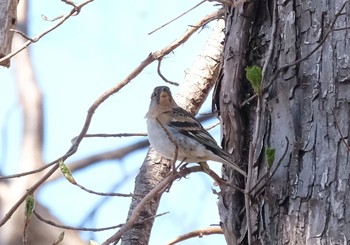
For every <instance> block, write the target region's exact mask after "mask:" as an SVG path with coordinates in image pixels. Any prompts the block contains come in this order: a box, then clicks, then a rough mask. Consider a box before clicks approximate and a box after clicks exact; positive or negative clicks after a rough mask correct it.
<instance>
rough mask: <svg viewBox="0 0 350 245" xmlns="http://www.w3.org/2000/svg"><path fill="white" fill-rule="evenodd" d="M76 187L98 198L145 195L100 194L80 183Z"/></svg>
mask: <svg viewBox="0 0 350 245" xmlns="http://www.w3.org/2000/svg"><path fill="white" fill-rule="evenodd" d="M74 185H76V186H78V187H79V188H80V189H82V190H83V191H86V192H88V193H91V194H95V195H98V196H109V197H137V196H141V197H143V196H144V195H139V194H124V193H105V192H98V191H93V190H90V189H88V188H86V187H84V186H82V185H80V184H78V183H75V184H74Z"/></svg>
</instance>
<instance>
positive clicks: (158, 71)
mask: <svg viewBox="0 0 350 245" xmlns="http://www.w3.org/2000/svg"><path fill="white" fill-rule="evenodd" d="M161 63H162V59H158V66H157V73H158V75H159V76H160V77H161V78H162V79H163V80H164V82H166V83H170V84H172V85H175V86H179V84H178V83H177V82H172V81H170V80H168V79H166V77H165V76H164V75H163V74H162V72H161V71H160V66H161Z"/></svg>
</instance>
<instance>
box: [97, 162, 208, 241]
mask: <svg viewBox="0 0 350 245" xmlns="http://www.w3.org/2000/svg"><path fill="white" fill-rule="evenodd" d="M200 171H203V170H202V168H201V167H200V166H196V167H191V168H185V169H182V170H181V171H180V172H176V173H174V172H171V174H170V175H168V176H167V177H165V178H164V179H163V180H162V181H161V182H159V183H158V184H157V185H156V186H155V187H154V188H153V190H151V191H150V192H149V193H148V194H147V195H146V196H145V197H144V198H143V199H142V200H141V201H140V202H139V203H138V204H137V206H136V207H135V209H134V210H133V213H132V214H131V216H130V217H129V219H128V220H127V221H126V223H125V224H124V225H123V227H121V228H120V229H119V231H118V232H117V233H116V234H114V235H113V236H111V237H110V238H108V239H107V240H106V241H105V242H103V243H102V245H107V244H111V243H118V242H119V240H120V238H121V237H122V236H123V234H124V233H125V232H126V231H128V230H129V229H130V228H131V227H132V226H133V224H134V223H135V222H136V220H137V219H138V217H139V214H140V212H141V211H142V210H143V208H144V206H145V205H146V204H147V203H148V202H149V201H150V200H151V199H152V198H154V197H155V196H156V195H159V194H161V191H163V192H164V191H165V190H166V187H167V186H169V185H171V183H172V182H174V181H175V180H176V179H178V178H181V177H182V176H187V175H188V174H189V173H192V172H200Z"/></svg>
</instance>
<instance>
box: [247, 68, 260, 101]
mask: <svg viewBox="0 0 350 245" xmlns="http://www.w3.org/2000/svg"><path fill="white" fill-rule="evenodd" d="M245 71H246V78H247V79H248V81H249V82H250V84H251V85H252V87H253V89H254V92H255V93H257V94H258V93H260V87H261V79H262V70H261V67H260V66H256V65H254V66H248V67H246V68H245Z"/></svg>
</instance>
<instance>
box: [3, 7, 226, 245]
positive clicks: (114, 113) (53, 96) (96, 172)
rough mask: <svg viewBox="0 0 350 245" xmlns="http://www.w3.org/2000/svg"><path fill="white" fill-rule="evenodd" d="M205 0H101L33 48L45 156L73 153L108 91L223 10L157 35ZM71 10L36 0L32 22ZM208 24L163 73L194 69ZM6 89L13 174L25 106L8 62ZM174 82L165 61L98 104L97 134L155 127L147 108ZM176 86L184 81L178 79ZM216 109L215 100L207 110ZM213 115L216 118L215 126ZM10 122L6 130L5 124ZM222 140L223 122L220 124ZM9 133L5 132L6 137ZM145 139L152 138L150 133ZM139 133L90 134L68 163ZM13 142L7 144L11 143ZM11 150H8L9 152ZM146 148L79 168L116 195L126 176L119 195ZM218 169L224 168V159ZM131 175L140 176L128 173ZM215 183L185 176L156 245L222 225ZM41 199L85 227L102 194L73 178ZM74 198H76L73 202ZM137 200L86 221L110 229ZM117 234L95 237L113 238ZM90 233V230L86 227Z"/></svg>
mask: <svg viewBox="0 0 350 245" xmlns="http://www.w3.org/2000/svg"><path fill="white" fill-rule="evenodd" d="M197 3H198V2H196V1H168V0H163V1H155V0H149V1H111V0H109V1H106V0H105V1H94V2H92V3H91V4H89V5H87V6H85V7H84V8H83V9H82V11H81V13H80V14H79V15H78V16H75V17H73V18H71V19H69V20H68V21H67V22H66V23H64V24H63V25H62V26H61V27H59V28H58V29H56V30H54V31H53V32H52V33H50V34H48V35H47V36H46V37H44V38H43V39H41V40H40V41H39V42H38V43H35V44H33V45H32V46H31V54H32V59H33V62H34V67H35V71H36V75H37V78H38V81H39V83H40V86H41V88H42V91H43V93H44V104H45V105H44V106H45V145H44V159H45V161H47V162H49V161H52V160H54V159H56V158H57V157H59V156H61V155H63V154H64V153H65V152H66V151H67V150H68V148H69V147H70V142H71V139H72V138H74V137H75V136H77V134H78V133H79V132H80V130H81V128H82V126H83V123H84V120H85V117H86V114H87V110H88V108H89V107H90V105H91V104H92V103H93V102H94V100H95V99H97V98H98V97H99V96H100V94H102V93H103V92H104V91H105V90H107V89H109V88H111V87H112V86H114V85H115V84H117V83H118V82H119V81H121V80H122V79H123V78H125V77H126V76H127V75H128V74H129V73H130V72H131V71H132V70H133V69H134V68H135V67H136V66H137V65H138V64H140V63H141V62H142V61H143V60H144V59H145V58H146V57H147V55H148V54H149V53H151V52H153V51H156V50H159V49H161V48H163V47H164V46H166V45H167V44H169V43H170V42H172V41H174V40H175V39H176V38H178V37H179V36H180V35H181V34H183V33H184V32H185V31H186V29H187V27H188V25H191V24H194V23H196V22H197V21H198V20H199V19H200V18H201V16H204V15H206V14H208V13H211V12H212V11H214V10H216V9H217V7H216V6H214V3H209V2H206V3H204V4H202V5H201V6H200V7H198V8H197V9H195V10H194V11H192V12H191V13H189V14H188V15H186V16H184V17H182V18H181V19H179V20H177V21H176V22H174V23H172V24H170V25H169V26H167V27H165V28H163V29H161V30H160V31H158V32H156V33H154V34H152V35H147V33H148V32H150V31H152V30H154V29H155V28H157V27H159V26H160V25H162V24H164V23H166V22H167V21H169V20H170V19H172V18H174V17H176V16H177V15H179V14H181V13H183V12H184V11H186V10H187V9H189V8H190V7H192V6H194V5H195V4H197ZM69 10H70V7H69V6H66V5H65V4H64V3H62V2H61V1H39V0H34V1H31V6H30V18H29V29H30V36H35V35H37V34H39V33H41V32H43V31H44V30H46V29H47V28H49V27H50V26H51V25H52V24H53V23H51V22H47V21H44V20H43V19H42V17H41V15H45V16H47V17H48V18H49V19H52V18H55V17H56V16H59V15H61V14H65V13H67V11H69ZM210 31H211V28H205V29H203V30H202V31H201V32H199V33H196V34H194V35H193V37H192V38H191V39H190V40H189V41H188V42H187V43H185V44H184V45H182V46H181V47H180V48H179V49H177V50H176V51H175V52H174V53H172V54H170V55H169V56H167V57H166V58H165V59H164V61H163V62H162V72H163V74H164V75H165V76H166V77H167V78H168V79H169V80H173V81H177V82H179V83H181V82H182V81H183V79H184V74H185V70H186V69H187V68H188V67H190V66H191V64H192V63H193V61H194V59H195V56H196V55H197V54H198V53H199V52H200V49H201V48H202V47H203V44H204V42H205V40H206V38H207V37H208V35H209V34H210ZM0 77H1V78H2V79H1V80H2V86H3V89H1V90H0V98H1V103H0V120H1V121H0V123H1V124H0V125H1V127H2V128H4V129H5V130H6V135H7V137H4V131H3V134H2V138H1V158H0V160H1V166H3V165H4V164H5V167H4V168H3V171H4V172H5V173H6V174H10V173H13V172H15V171H16V166H15V164H14V163H16V161H17V160H18V159H17V156H18V147H19V143H20V141H19V140H20V132H21V118H20V110H19V108H18V107H17V106H16V91H15V85H14V80H13V78H12V70H11V69H6V68H0ZM162 84H164V82H163V81H162V80H161V79H160V78H159V77H158V75H157V72H156V63H154V64H152V65H151V66H149V67H148V68H146V69H145V70H144V71H143V73H142V74H141V75H140V76H139V77H137V78H136V79H135V80H134V81H132V82H131V83H130V84H129V85H128V86H127V87H125V88H124V89H123V90H122V91H120V92H119V93H117V94H115V95H113V96H112V97H110V98H109V99H108V100H107V101H106V102H105V103H103V105H102V106H101V107H99V108H98V110H97V111H96V113H95V115H94V117H93V120H92V124H91V126H90V129H89V133H133V132H146V127H145V120H144V115H145V113H146V111H147V109H148V104H149V97H150V94H151V92H152V90H153V88H154V87H155V86H158V85H162ZM171 89H172V90H173V92H174V93H176V91H177V89H176V87H173V86H171ZM201 111H202V112H208V111H210V104H209V103H206V104H205V106H204V107H203V108H202V110H201ZM212 123H213V121H211V122H209V123H208V124H207V125H210V124H212ZM5 126H6V127H5ZM211 133H212V134H213V135H214V136H216V139H218V137H219V128H216V129H214V130H212V131H211ZM6 135H5V136H6ZM142 139H143V138H142ZM137 140H139V139H137V138H94V139H85V140H84V141H83V142H82V144H81V146H80V148H79V150H78V152H77V153H76V154H75V155H74V156H72V157H71V158H69V160H68V161H67V164H69V162H72V161H74V160H77V159H80V158H82V157H84V156H88V155H91V154H94V153H96V152H103V151H105V150H108V149H115V148H116V147H121V146H123V145H125V144H130V143H132V142H135V141H137ZM4 147H6V149H5V148H4ZM5 150H6V152H5ZM145 152H146V150H142V151H139V152H136V153H135V154H133V155H131V156H129V157H127V158H125V159H122V160H120V161H109V162H103V163H100V164H98V165H94V166H93V167H90V168H88V169H86V170H84V171H80V172H78V173H76V174H75V175H74V177H75V178H76V180H77V181H78V182H79V183H80V184H82V185H84V186H86V187H87V188H90V189H94V190H96V191H105V192H108V191H110V189H111V188H112V187H113V186H114V185H116V183H119V182H122V183H123V185H122V186H121V188H119V189H117V190H114V191H116V192H123V193H130V192H132V191H133V188H134V186H133V184H134V177H135V175H136V174H137V171H138V169H139V167H140V165H141V164H142V162H143V159H144V156H145ZM212 166H213V168H214V169H216V170H217V172H218V173H219V174H220V164H216V163H214V164H213V165H212ZM125 176H130V178H128V179H127V180H125V179H124V177H125ZM212 182H213V181H212V180H211V179H209V177H207V176H205V175H203V174H196V175H191V176H190V177H189V178H188V179H182V180H181V181H177V182H175V184H174V185H173V186H172V188H171V191H170V192H169V193H165V194H164V195H163V197H162V201H161V205H160V208H159V213H162V212H170V213H169V214H167V215H165V216H162V217H160V218H157V220H156V222H155V225H154V230H153V231H152V238H151V242H150V244H151V245H152V244H164V243H165V242H167V241H169V240H171V239H173V238H175V237H176V236H178V235H180V234H183V233H186V232H189V231H191V230H194V229H201V228H204V227H207V226H209V225H210V224H217V223H218V222H219V218H218V211H217V206H216V201H217V199H216V196H215V195H213V194H212V191H211V188H212V187H213V184H212ZM38 198H39V199H40V201H41V202H42V203H44V204H45V205H46V206H47V207H49V209H50V210H51V211H52V212H53V213H54V214H55V215H57V216H58V217H59V218H61V219H62V220H63V221H64V222H66V223H67V224H69V225H72V226H74V225H80V224H81V222H82V220H83V219H84V217H85V216H86V214H87V213H88V212H90V210H91V209H92V208H94V205H95V204H96V203H97V202H98V201H99V200H100V199H101V198H100V197H98V196H93V195H91V194H88V193H84V192H83V191H81V190H80V189H78V188H76V187H74V186H72V185H70V184H69V183H68V182H66V181H65V180H59V181H55V182H53V183H50V184H48V185H45V187H44V188H43V189H42V190H41V192H40V194H39V195H38ZM67 201H68V202H67ZM129 204H130V199H129V198H109V199H108V200H107V201H105V202H104V203H103V205H102V206H101V207H100V208H99V210H98V212H97V214H96V217H97V218H96V220H95V222H94V223H86V224H85V226H93V227H104V226H109V225H115V224H119V223H123V222H124V221H125V218H126V214H127V211H128V208H129ZM112 233H113V231H109V232H100V233H98V234H94V235H95V236H94V239H96V240H97V241H98V242H103V241H104V240H105V239H106V238H107V237H109V236H110V235H111V234H112ZM82 235H83V236H84V238H89V233H82ZM214 242H215V244H225V242H224V238H223V237H222V236H219V235H214V236H212V237H204V238H201V239H200V238H196V239H192V240H189V241H186V242H184V243H182V244H213V243H214Z"/></svg>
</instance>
